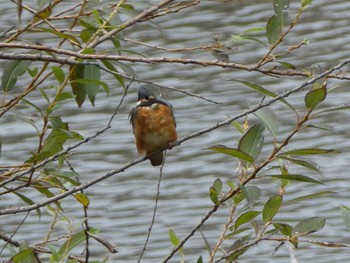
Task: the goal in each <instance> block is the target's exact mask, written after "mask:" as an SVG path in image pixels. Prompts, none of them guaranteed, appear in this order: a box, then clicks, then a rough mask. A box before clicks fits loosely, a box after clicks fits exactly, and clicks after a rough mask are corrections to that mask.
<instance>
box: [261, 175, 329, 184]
mask: <svg viewBox="0 0 350 263" xmlns="http://www.w3.org/2000/svg"><path fill="white" fill-rule="evenodd" d="M266 177H273V178H277V179H283V180H290V181H296V182H304V183H313V184H323V183H322V182H320V181H318V180H315V179H313V178H311V177H308V176H305V175H301V174H286V175H282V174H276V175H268V176H266Z"/></svg>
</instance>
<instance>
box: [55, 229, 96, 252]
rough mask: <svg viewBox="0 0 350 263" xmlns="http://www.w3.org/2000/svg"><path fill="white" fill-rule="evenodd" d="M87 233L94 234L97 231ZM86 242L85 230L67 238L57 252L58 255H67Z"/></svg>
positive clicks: (92, 230)
mask: <svg viewBox="0 0 350 263" xmlns="http://www.w3.org/2000/svg"><path fill="white" fill-rule="evenodd" d="M89 231H91V232H92V233H93V232H96V231H97V230H94V229H89ZM85 240H86V234H85V230H82V231H80V232H78V233H75V234H73V235H71V236H69V237H68V240H67V241H66V242H64V243H63V245H62V246H61V247H60V249H59V250H58V253H59V254H61V255H67V254H68V252H69V251H71V250H72V249H73V248H75V247H76V246H78V245H80V244H81V243H83V242H84V241H85Z"/></svg>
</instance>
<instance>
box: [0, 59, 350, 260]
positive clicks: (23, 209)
mask: <svg viewBox="0 0 350 263" xmlns="http://www.w3.org/2000/svg"><path fill="white" fill-rule="evenodd" d="M349 63H350V58H348V59H346V60H344V61H343V62H341V63H340V64H338V65H335V66H334V67H332V68H330V69H328V70H326V71H324V72H323V73H321V74H319V75H317V76H315V77H314V78H312V79H310V80H308V81H306V82H304V83H302V84H300V85H299V86H297V87H295V88H293V89H290V90H287V91H285V92H283V93H282V94H280V95H279V96H277V97H275V98H273V99H270V100H268V101H266V102H264V103H260V104H259V105H257V106H255V107H253V108H251V109H248V110H245V111H243V112H241V113H238V114H236V115H234V116H233V117H231V118H228V119H226V120H223V121H221V122H218V123H216V124H215V125H214V126H211V127H208V128H204V129H201V130H199V131H196V132H193V133H191V134H189V135H187V136H185V137H183V138H181V139H180V140H178V141H177V142H175V143H174V144H173V145H171V146H169V147H168V148H172V147H176V146H179V145H181V144H182V143H184V142H186V141H188V140H190V139H193V138H196V137H199V136H201V135H203V134H206V133H208V132H211V131H213V130H216V129H218V128H220V127H223V126H226V125H229V124H230V123H231V122H232V121H234V120H237V119H239V118H241V117H244V116H246V115H248V114H251V113H253V112H256V111H257V110H259V109H261V108H264V107H267V106H269V105H271V104H273V103H275V102H277V101H279V100H281V99H283V98H286V97H288V96H289V95H291V94H292V93H295V92H297V91H299V90H301V89H303V88H305V87H307V86H309V85H310V84H312V83H314V82H316V81H317V80H319V79H322V78H324V77H325V76H327V75H328V74H331V73H332V72H334V71H337V70H339V69H341V68H342V67H343V66H345V65H346V64H349ZM109 128H110V126H107V127H106V128H105V130H107V129H109ZM105 130H103V131H100V132H98V133H97V135H98V134H100V133H103V132H104V131H105ZM85 142H86V140H84V141H81V142H79V143H78V144H76V145H73V146H71V147H68V148H67V149H66V150H64V151H61V152H60V153H58V154H56V155H55V156H53V157H51V158H48V159H47V160H45V161H43V162H41V163H39V164H37V165H36V166H33V167H32V168H30V169H28V170H26V171H24V172H22V173H21V174H20V176H22V175H24V174H28V173H31V172H32V171H33V170H35V169H37V168H38V167H41V166H43V165H44V164H46V163H48V162H50V161H53V160H55V159H57V158H58V157H59V156H61V155H63V154H67V153H68V152H70V151H71V150H73V149H75V148H77V147H78V146H80V145H81V144H83V143H85ZM162 150H165V149H161V150H159V151H157V152H160V151H162ZM155 153H156V152H154V154H155ZM146 159H147V157H141V158H138V159H135V160H132V161H130V162H128V163H126V164H124V165H123V166H122V167H120V168H119V169H115V170H112V171H109V172H108V173H106V174H104V175H102V176H100V177H96V178H94V179H92V180H90V181H88V182H86V183H84V184H81V185H79V186H76V187H73V188H71V189H69V190H67V191H66V192H63V193H61V194H57V195H55V196H53V197H51V198H48V199H46V200H44V201H41V202H38V203H35V204H33V205H29V206H23V207H15V208H6V209H2V210H0V215H4V214H16V213H23V212H29V211H32V210H35V209H38V208H40V207H43V206H46V205H48V204H50V203H53V202H56V201H58V200H61V199H63V198H65V197H67V196H69V195H71V194H73V193H76V192H78V191H81V190H84V189H87V188H88V187H90V186H92V185H94V184H96V183H98V182H100V181H103V180H105V179H107V178H109V177H111V176H113V175H115V174H119V173H121V172H123V171H125V170H127V169H128V168H130V167H132V166H134V165H136V164H138V163H141V162H143V161H145V160H146ZM16 178H18V177H17V176H16ZM10 179H12V178H10ZM10 179H8V180H10ZM13 180H15V179H12V181H13ZM3 183H4V182H3ZM3 183H2V184H1V185H0V187H1V186H2V185H3ZM218 207H219V206H218V205H215V206H214V207H213V208H212V209H211V210H210V211H209V212H208V213H207V215H206V216H205V217H204V218H203V219H202V220H201V222H200V223H199V224H198V225H197V226H196V227H195V228H194V229H193V230H192V231H191V233H189V234H188V235H187V236H186V237H185V238H184V239H183V240H182V241H181V242H180V244H179V245H178V246H177V247H175V248H174V250H173V251H172V252H171V254H169V256H168V257H167V258H166V259H165V261H164V262H167V261H168V260H169V259H170V258H171V257H172V256H173V255H174V254H175V253H176V251H178V250H179V249H180V248H181V247H182V246H183V245H184V244H185V243H186V242H187V240H188V239H189V238H190V237H191V236H192V235H193V234H194V233H195V232H196V231H197V230H198V229H199V228H200V227H201V226H202V225H203V224H204V222H205V221H206V220H207V219H208V218H209V217H210V215H211V214H213V213H214V212H215V211H216V210H217V209H218Z"/></svg>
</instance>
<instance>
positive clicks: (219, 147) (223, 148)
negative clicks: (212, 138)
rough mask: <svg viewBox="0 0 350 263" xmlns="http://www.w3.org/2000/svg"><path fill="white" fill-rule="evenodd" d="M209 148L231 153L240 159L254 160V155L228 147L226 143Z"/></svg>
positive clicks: (251, 161)
mask: <svg viewBox="0 0 350 263" xmlns="http://www.w3.org/2000/svg"><path fill="white" fill-rule="evenodd" d="M208 149H210V150H212V151H215V152H219V153H224V154H227V155H230V156H232V157H236V158H238V159H240V160H243V161H247V162H250V163H253V162H254V159H253V157H251V156H250V155H249V154H246V153H245V152H242V151H240V150H238V149H234V148H227V147H226V146H224V145H214V146H210V147H208Z"/></svg>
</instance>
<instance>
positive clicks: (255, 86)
mask: <svg viewBox="0 0 350 263" xmlns="http://www.w3.org/2000/svg"><path fill="white" fill-rule="evenodd" d="M232 80H233V81H237V82H240V83H242V84H244V85H246V86H247V87H250V88H252V89H254V90H256V91H258V92H260V93H262V94H263V95H265V96H268V97H271V98H275V97H277V96H278V95H277V94H276V93H274V92H272V91H269V90H267V89H265V88H264V87H262V86H260V85H258V84H255V83H251V82H248V81H244V80H238V79H232ZM279 101H280V102H282V103H284V104H285V105H287V106H288V107H289V108H290V109H292V110H293V111H294V112H295V109H294V108H293V106H292V105H290V104H289V103H288V102H287V101H286V100H285V99H281V100H279Z"/></svg>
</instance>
